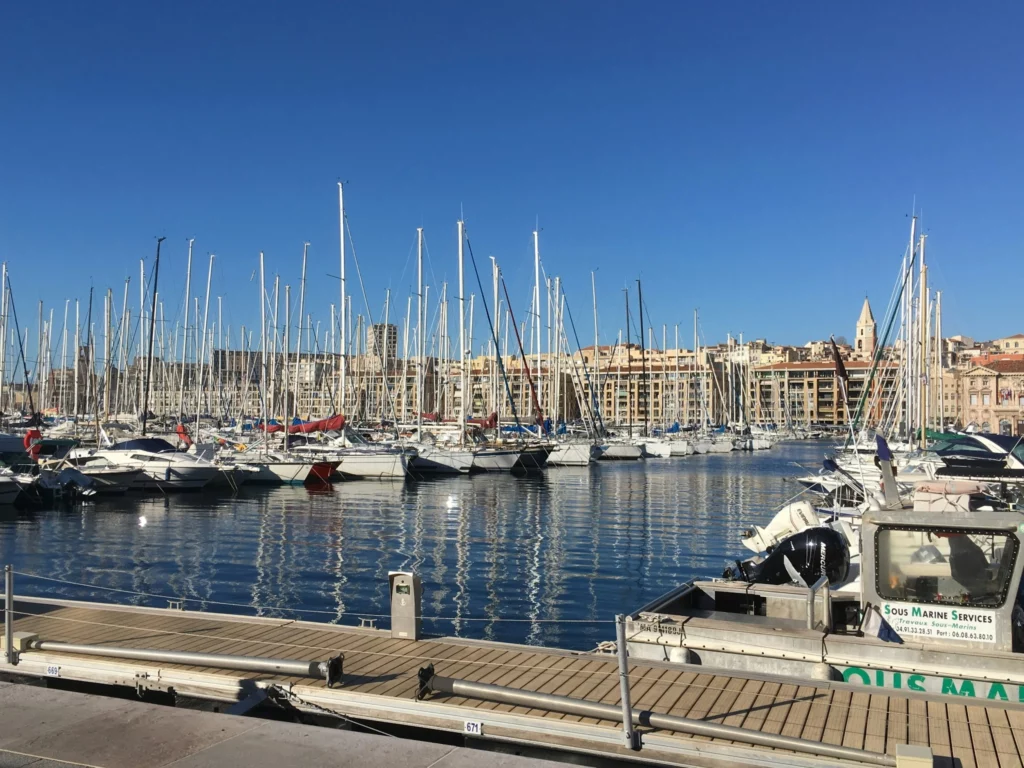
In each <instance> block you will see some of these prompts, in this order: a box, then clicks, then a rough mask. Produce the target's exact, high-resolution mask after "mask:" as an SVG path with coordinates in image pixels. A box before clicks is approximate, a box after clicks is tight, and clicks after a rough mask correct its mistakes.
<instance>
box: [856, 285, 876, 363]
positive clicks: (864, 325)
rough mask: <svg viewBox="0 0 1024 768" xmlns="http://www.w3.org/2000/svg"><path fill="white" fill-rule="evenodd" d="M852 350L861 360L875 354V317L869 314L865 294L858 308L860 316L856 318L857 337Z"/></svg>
mask: <svg viewBox="0 0 1024 768" xmlns="http://www.w3.org/2000/svg"><path fill="white" fill-rule="evenodd" d="M853 351H854V354H856V355H857V357H859V358H861V359H863V360H870V359H871V357H872V356H873V355H874V354H875V318H874V315H872V314H871V305H870V304H869V303H868V297H867V296H865V297H864V306H863V307H861V308H860V317H859V318H858V319H857V339H856V341H854V344H853Z"/></svg>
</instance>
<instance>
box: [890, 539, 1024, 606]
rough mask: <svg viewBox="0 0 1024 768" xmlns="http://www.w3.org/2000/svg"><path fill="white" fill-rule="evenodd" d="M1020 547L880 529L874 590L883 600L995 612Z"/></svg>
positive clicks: (1003, 542) (1003, 599) (1002, 600)
mask: <svg viewBox="0 0 1024 768" xmlns="http://www.w3.org/2000/svg"><path fill="white" fill-rule="evenodd" d="M1018 547H1019V544H1018V542H1017V539H1016V537H1014V536H1012V535H1010V534H1009V533H1003V532H996V531H991V530H981V529H976V530H964V529H955V530H943V529H941V528H926V527H911V526H907V527H885V528H880V529H879V530H878V531H877V532H876V533H875V550H876V560H877V563H878V571H877V573H876V575H875V579H876V582H875V588H876V589H877V590H878V594H879V595H881V596H882V597H884V598H886V599H887V600H905V601H908V602H913V603H939V604H943V605H965V606H977V607H985V608H998V607H999V606H1001V605H1003V603H1005V602H1006V596H1007V592H1008V590H1009V587H1010V580H1011V577H1012V576H1013V566H1014V562H1015V561H1016V559H1017V549H1018Z"/></svg>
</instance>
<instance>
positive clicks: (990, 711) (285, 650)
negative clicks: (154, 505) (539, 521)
mask: <svg viewBox="0 0 1024 768" xmlns="http://www.w3.org/2000/svg"><path fill="white" fill-rule="evenodd" d="M15 616H16V622H15V630H16V631H18V632H30V633H34V634H36V635H38V636H39V638H40V639H41V640H45V641H54V642H65V643H79V644H90V645H106V646H116V647H130V648H146V649H163V650H174V651H192V652H201V653H214V654H230V655H240V656H259V657H272V658H280V659H295V660H309V661H313V660H326V659H327V658H328V657H330V656H333V655H335V654H337V653H338V652H339V651H340V652H342V653H344V656H345V659H344V682H343V685H341V686H340V687H335V688H332V689H329V688H327V686H326V684H325V682H324V681H321V680H314V679H311V678H307V677H279V678H275V677H273V676H268V675H263V674H257V673H252V672H240V671H232V670H225V669H211V668H209V667H195V666H191V667H189V666H182V665H176V664H164V663H159V664H155V663H152V662H143V661H132V660H127V659H117V658H106V657H96V656H84V655H76V654H69V653H63V652H61V653H57V652H51V651H45V652H44V651H38V650H36V651H27V652H24V653H22V654H21V655H20V661H19V664H18V665H17V667H13V668H12V667H10V666H7V665H6V664H4V663H3V662H2V660H0V671H8V672H11V671H13V672H17V673H18V674H23V675H35V676H40V677H44V676H47V675H49V676H58V677H61V678H66V679H70V680H77V681H87V682H95V683H103V684H108V685H127V686H132V687H138V688H142V689H153V690H173V691H175V692H176V693H178V694H180V695H186V696H196V697H201V698H208V699H215V700H222V701H232V702H233V701H238V700H242V699H245V698H247V697H248V696H249V695H251V693H252V691H253V690H254V686H256V685H257V684H258V683H257V681H261V682H260V683H259V684H260V685H265V684H266V682H267V681H272V682H275V683H277V684H278V685H279V686H280V687H281V689H282V690H285V691H287V692H288V693H289V695H290V696H292V697H293V698H292V701H293V703H294V704H296V705H297V706H299V707H300V708H302V707H308V708H312V709H315V708H316V707H323V708H327V709H329V710H331V711H333V712H337V713H342V714H344V715H346V716H348V717H352V718H358V719H360V720H362V721H366V722H370V723H373V722H376V723H400V724H403V725H410V726H417V727H420V728H426V729H440V730H445V731H454V732H458V733H464V732H466V730H467V722H469V723H472V724H473V727H477V725H478V726H479V729H480V737H481V738H486V739H495V740H500V741H507V742H513V743H521V744H529V745H534V746H537V747H543V748H547V749H554V750H569V751H573V752H583V753H592V754H602V755H611V754H614V755H616V756H618V757H620V758H625V759H643V760H646V761H656V762H661V763H664V764H669V765H698V766H726V765H745V766H747V765H750V764H751V763H752V762H755V761H756V763H757V764H759V765H764V766H776V765H786V766H822V765H836V764H838V763H837V761H835V760H831V759H830V760H822V759H820V758H815V757H814V756H812V755H807V754H798V753H794V752H788V751H785V750H773V749H769V748H765V747H755V746H750V745H747V744H741V743H738V742H733V741H727V740H722V739H708V738H702V737H697V736H687V735H683V734H680V733H676V732H669V731H658V730H652V729H649V728H640V729H639V730H640V731H641V732H642V738H643V748H642V750H641V751H640V752H633V751H630V750H629V749H627V748H626V746H625V745H624V743H623V738H622V724H621V722H616V721H612V720H596V719H593V718H582V717H578V716H573V715H564V714H560V713H556V712H550V711H545V710H538V709H528V708H525V707H515V706H510V705H504V704H498V703H495V702H490V701H483V700H477V699H468V698H458V697H453V696H445V695H439V694H434V695H430V696H427V697H426V698H425V699H424V700H422V701H419V700H416V697H415V694H416V692H417V688H418V680H417V671H418V670H419V669H420V668H421V667H424V666H425V665H427V664H431V663H432V664H433V665H434V667H435V670H436V672H437V674H438V675H442V676H446V677H453V678H460V679H465V680H471V681H476V682H485V683H492V684H497V685H503V686H510V687H514V688H518V689H522V690H528V691H539V692H543V693H551V694H556V695H562V696H570V697H574V698H578V699H586V700H589V701H593V702H602V703H606V704H618V702H619V678H618V668H617V665H616V659H615V657H614V656H608V655H604V654H592V653H574V652H570V651H562V650H556V649H548V648H536V647H528V646H518V645H509V644H503V643H494V642H485V641H473V640H462V639H456V638H435V639H426V640H419V641H414V640H402V639H393V638H392V637H391V633H390V632H389V631H384V630H377V629H365V628H356V627H344V626H335V625H326V624H317V623H310V622H303V621H290V620H286V619H270V618H252V617H243V616H234V615H225V614H211V613H202V612H191V611H181V610H176V609H161V608H139V607H128V606H117V605H107V604H97V603H84V602H75V601H65V600H49V599H39V598H30V599H29V598H25V599H22V598H16V599H15ZM630 689H631V696H632V704H633V707H634V708H635V709H649V710H652V711H655V712H659V713H664V714H671V715H676V716H680V717H686V718H694V719H699V720H704V721H709V722H716V723H724V724H726V725H732V726H738V727H742V728H745V729H752V730H754V731H761V732H764V733H775V734H783V735H787V736H793V737H798V738H802V739H808V740H812V741H817V742H820V743H826V744H837V745H844V746H848V747H853V748H857V749H862V750H866V751H869V752H875V753H888V754H890V755H894V754H895V752H896V746H897V745H899V744H917V745H922V746H926V747H929V748H931V749H932V751H933V753H934V754H935V756H936V757H937V758H946V760H945V761H942V760H937V763H936V764H942V763H943V762H944V763H945V764H947V765H956V764H957V763H956V762H954V760H953V758H955V760H957V761H959V765H962V766H964V768H974V767H975V766H979V767H984V768H987V767H988V766H993V767H994V768H1011V767H1018V768H1019V766H1021V765H1024V707H1020V706H1016V705H1012V704H1001V703H994V704H993V703H990V702H985V703H984V704H981V703H979V704H977V705H971V704H966V703H965V704H957V703H949V702H948V701H943V700H939V699H938V698H936V697H929V696H928V695H894V694H893V693H886V692H878V689H871V690H865V689H863V688H858V687H857V686H856V685H852V684H845V683H817V682H811V681H808V682H807V683H805V684H799V683H795V682H792V681H786V680H784V679H781V678H771V677H768V676H760V677H759V676H748V677H744V676H738V675H734V674H717V673H715V672H714V671H711V670H709V671H708V672H706V673H705V672H702V671H700V669H699V668H694V667H687V668H683V667H681V666H678V665H670V664H660V663H655V662H637V663H631V665H630ZM850 764H855V763H850Z"/></svg>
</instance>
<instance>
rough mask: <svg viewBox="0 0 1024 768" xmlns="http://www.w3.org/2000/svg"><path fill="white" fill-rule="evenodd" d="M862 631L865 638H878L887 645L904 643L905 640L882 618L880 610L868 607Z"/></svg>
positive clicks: (871, 606) (861, 627)
mask: <svg viewBox="0 0 1024 768" xmlns="http://www.w3.org/2000/svg"><path fill="white" fill-rule="evenodd" d="M860 631H861V632H863V633H864V636H865V637H877V638H878V639H879V640H882V641H883V642H886V643H901V644H902V643H903V638H902V637H900V636H899V635H898V634H896V630H895V629H893V628H892V626H890V624H889V622H888V621H886V620H885V619H883V618H882V614H881V613H879V611H878V608H876V607H875V606H873V605H868V607H867V609H866V610H865V611H864V621H862V622H861V625H860Z"/></svg>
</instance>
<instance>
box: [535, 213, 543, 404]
mask: <svg viewBox="0 0 1024 768" xmlns="http://www.w3.org/2000/svg"><path fill="white" fill-rule="evenodd" d="M533 309H534V312H536V313H537V314H536V318H537V327H536V333H535V334H534V339H535V340H536V341H535V343H536V345H537V348H536V351H537V390H538V392H537V396H538V397H541V396H543V392H544V375H543V373H542V372H541V370H540V354H541V349H540V334H541V318H540V230H538V229H535V230H533ZM537 406H538V409H540V403H538V404H537ZM541 413H543V410H541Z"/></svg>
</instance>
